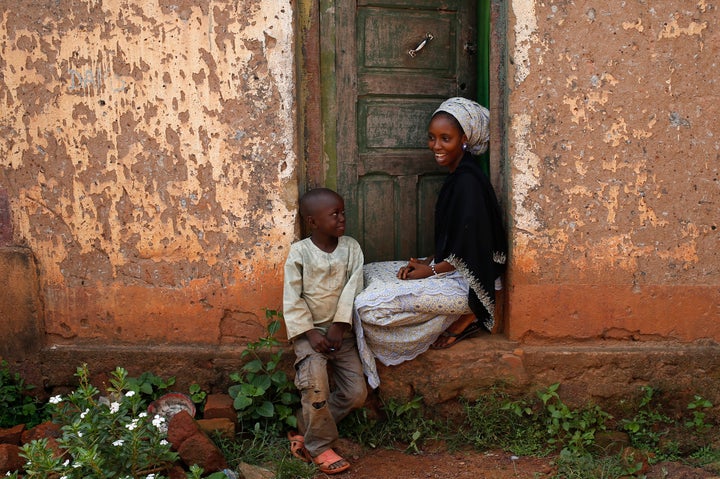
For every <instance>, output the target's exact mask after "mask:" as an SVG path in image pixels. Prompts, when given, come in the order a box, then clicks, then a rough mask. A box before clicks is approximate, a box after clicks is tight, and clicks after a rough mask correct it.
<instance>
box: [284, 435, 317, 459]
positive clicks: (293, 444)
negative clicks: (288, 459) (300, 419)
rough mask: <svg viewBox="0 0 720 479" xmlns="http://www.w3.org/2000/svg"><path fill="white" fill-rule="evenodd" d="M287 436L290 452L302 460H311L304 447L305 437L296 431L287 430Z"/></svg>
mask: <svg viewBox="0 0 720 479" xmlns="http://www.w3.org/2000/svg"><path fill="white" fill-rule="evenodd" d="M287 438H288V440H289V441H290V453H291V454H292V455H293V456H295V457H297V458H298V459H300V460H301V461H303V462H311V461H312V457H310V453H309V452H308V450H307V449H305V438H304V437H303V436H302V435H300V434H298V432H297V431H288V433H287Z"/></svg>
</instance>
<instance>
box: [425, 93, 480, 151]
mask: <svg viewBox="0 0 720 479" xmlns="http://www.w3.org/2000/svg"><path fill="white" fill-rule="evenodd" d="M440 111H442V112H445V113H449V114H450V115H452V116H453V117H455V119H456V120H457V121H458V123H460V126H461V127H462V129H463V132H464V133H465V136H467V138H468V141H467V151H469V152H470V153H472V154H473V155H482V154H483V153H485V151H487V148H488V141H490V112H489V111H488V109H487V108H485V107H484V106H482V105H480V104H479V103H477V102H474V101H472V100H468V99H467V98H462V97H454V98H450V99H448V100H445V101H444V102H443V103H442V104H441V105H440V107H439V108H438V109H437V110H435V113H438V112H440ZM435 113H433V115H435Z"/></svg>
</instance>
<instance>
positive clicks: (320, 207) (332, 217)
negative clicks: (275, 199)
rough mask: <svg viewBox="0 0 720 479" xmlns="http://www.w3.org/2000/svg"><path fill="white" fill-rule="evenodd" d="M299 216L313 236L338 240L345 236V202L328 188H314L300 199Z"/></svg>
mask: <svg viewBox="0 0 720 479" xmlns="http://www.w3.org/2000/svg"><path fill="white" fill-rule="evenodd" d="M300 214H301V215H302V217H303V218H305V221H307V222H308V224H309V225H310V228H311V229H312V233H313V235H317V234H320V235H324V236H331V237H335V238H338V237H340V236H342V235H343V234H345V202H344V201H343V199H342V196H340V195H339V194H337V193H336V192H334V191H333V190H331V189H328V188H314V189H312V190H310V191H308V192H307V193H305V194H304V195H303V196H302V197H301V198H300Z"/></svg>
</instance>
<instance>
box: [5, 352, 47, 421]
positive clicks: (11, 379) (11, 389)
mask: <svg viewBox="0 0 720 479" xmlns="http://www.w3.org/2000/svg"><path fill="white" fill-rule="evenodd" d="M32 389H34V386H32V385H28V384H26V383H25V381H24V380H23V378H22V377H21V376H20V374H18V373H12V372H11V371H10V369H9V366H8V363H7V361H5V360H2V361H0V428H9V427H13V426H16V425H18V424H25V425H26V426H27V427H28V428H30V427H33V426H36V425H37V424H39V423H41V422H43V421H44V420H46V418H47V414H46V413H45V411H44V407H43V405H42V404H41V403H39V402H38V401H37V400H36V399H35V397H33V396H32V395H31V394H30V391H31V390H32Z"/></svg>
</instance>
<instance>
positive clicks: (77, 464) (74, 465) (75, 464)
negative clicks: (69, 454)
mask: <svg viewBox="0 0 720 479" xmlns="http://www.w3.org/2000/svg"><path fill="white" fill-rule="evenodd" d="M72 467H74V468H75V469H77V468H78V467H82V464H80V463H79V462H73V466H72Z"/></svg>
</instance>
